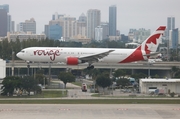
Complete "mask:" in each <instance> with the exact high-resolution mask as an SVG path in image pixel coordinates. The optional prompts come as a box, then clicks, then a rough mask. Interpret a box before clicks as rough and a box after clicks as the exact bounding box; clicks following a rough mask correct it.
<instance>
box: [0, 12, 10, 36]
mask: <svg viewBox="0 0 180 119" xmlns="http://www.w3.org/2000/svg"><path fill="white" fill-rule="evenodd" d="M7 21H8V20H7V11H6V10H5V9H0V37H4V36H6V35H7Z"/></svg>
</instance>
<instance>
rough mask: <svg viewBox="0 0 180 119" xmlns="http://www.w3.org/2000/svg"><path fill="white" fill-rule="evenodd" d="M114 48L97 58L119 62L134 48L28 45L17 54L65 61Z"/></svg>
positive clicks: (31, 59)
mask: <svg viewBox="0 0 180 119" xmlns="http://www.w3.org/2000/svg"><path fill="white" fill-rule="evenodd" d="M108 50H114V51H113V52H110V53H109V54H108V55H107V56H105V57H104V58H102V59H99V62H104V63H120V62H121V61H123V60H124V59H126V58H127V57H128V56H130V55H131V54H132V53H133V52H134V51H135V49H110V48H64V47H30V48H25V49H23V50H22V51H21V52H19V53H18V54H17V56H18V57H19V58H21V59H23V60H27V61H34V62H64V63H66V59H67V57H77V58H79V57H82V56H91V55H94V54H99V53H102V52H106V51H108ZM142 60H143V59H142ZM133 61H136V59H134V60H133V57H132V62H133Z"/></svg>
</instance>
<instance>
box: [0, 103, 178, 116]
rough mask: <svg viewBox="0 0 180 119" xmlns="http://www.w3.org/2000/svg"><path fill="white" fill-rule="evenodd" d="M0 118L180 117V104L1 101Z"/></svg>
mask: <svg viewBox="0 0 180 119" xmlns="http://www.w3.org/2000/svg"><path fill="white" fill-rule="evenodd" d="M0 118H1V119H180V104H175V105H173V104H1V105H0Z"/></svg>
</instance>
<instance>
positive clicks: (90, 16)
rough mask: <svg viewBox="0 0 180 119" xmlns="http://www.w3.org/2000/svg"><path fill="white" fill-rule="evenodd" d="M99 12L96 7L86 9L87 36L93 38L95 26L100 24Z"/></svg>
mask: <svg viewBox="0 0 180 119" xmlns="http://www.w3.org/2000/svg"><path fill="white" fill-rule="evenodd" d="M100 22H101V12H100V10H97V9H90V10H88V11H87V37H88V38H91V39H95V28H96V27H97V26H99V25H100Z"/></svg>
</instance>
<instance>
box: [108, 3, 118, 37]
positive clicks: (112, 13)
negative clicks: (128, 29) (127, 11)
mask: <svg viewBox="0 0 180 119" xmlns="http://www.w3.org/2000/svg"><path fill="white" fill-rule="evenodd" d="M116 14H117V13H116V5H112V6H110V7H109V35H110V36H116Z"/></svg>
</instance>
